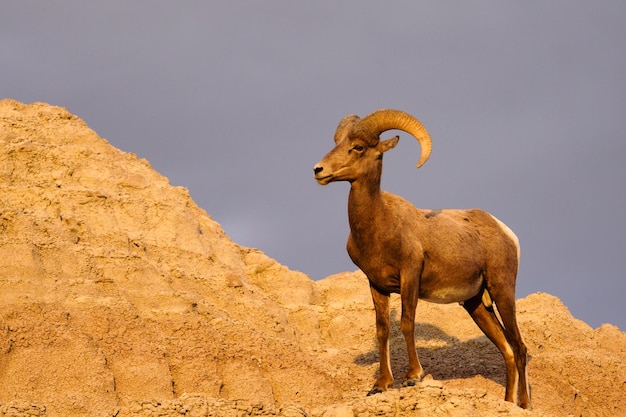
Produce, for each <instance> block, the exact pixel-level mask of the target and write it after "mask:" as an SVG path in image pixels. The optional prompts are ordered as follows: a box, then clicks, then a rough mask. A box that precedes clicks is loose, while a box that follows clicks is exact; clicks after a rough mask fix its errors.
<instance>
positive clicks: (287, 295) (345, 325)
mask: <svg viewBox="0 0 626 417" xmlns="http://www.w3.org/2000/svg"><path fill="white" fill-rule="evenodd" d="M0 193H1V194H0V416H2V415H3V413H4V415H48V416H82V415H117V416H130V415H165V416H168V415H171V416H175V415H176V416H180V415H190V416H204V415H276V414H281V415H290V416H295V415H306V414H308V415H327V416H332V415H342V416H347V415H363V416H365V415H390V416H391V415H394V416H395V415H403V414H405V415H415V410H418V411H423V412H424V413H427V412H428V413H432V412H436V413H439V415H454V416H465V415H467V416H473V415H493V414H495V413H497V414H498V415H508V416H516V415H520V416H522V415H523V416H535V415H536V416H542V415H554V416H562V415H570V414H571V415H576V416H579V415H583V416H593V415H597V416H615V415H620V414H622V415H626V405H625V402H624V401H623V398H624V396H625V395H626V366H625V365H624V363H626V335H625V334H624V333H623V332H620V331H619V329H617V328H616V327H614V326H611V325H604V326H602V327H600V328H599V329H595V330H594V329H591V328H590V327H589V326H587V325H586V324H585V323H583V322H581V321H579V320H576V319H575V318H573V317H572V316H571V315H570V314H569V312H568V310H567V308H566V307H565V306H563V305H562V303H561V302H560V301H559V300H558V299H556V298H555V297H552V296H550V295H546V294H534V295H531V296H529V297H526V298H525V299H522V300H519V321H520V326H521V328H522V333H523V335H524V337H525V340H526V343H527V344H528V347H529V350H530V354H531V356H532V358H531V361H530V367H529V376H530V379H531V383H532V388H533V391H532V393H533V403H534V411H532V412H529V411H522V410H520V409H518V408H517V407H515V406H512V405H511V404H508V403H505V402H504V401H502V398H503V396H504V388H503V382H504V365H503V362H502V359H501V357H500V355H499V353H498V351H497V350H496V348H495V347H493V346H492V345H491V343H490V342H489V341H488V340H487V339H486V338H485V337H484V336H482V334H481V333H480V331H479V330H478V329H477V328H476V327H475V325H474V324H473V322H472V321H471V319H469V317H467V316H466V313H465V312H464V310H463V309H462V308H460V307H459V306H456V305H449V306H441V305H434V304H429V303H420V305H419V307H418V319H417V320H418V323H417V337H418V341H419V343H418V353H419V354H420V358H421V360H422V363H423V364H424V367H425V368H426V370H427V372H429V373H430V376H429V377H427V378H426V380H425V381H424V382H422V383H421V384H420V385H418V386H416V387H412V388H400V387H399V386H397V387H396V388H395V389H394V390H391V391H389V392H388V393H385V394H382V395H378V396H373V397H367V398H366V397H365V396H364V394H365V393H366V392H367V390H368V389H369V387H370V386H371V384H372V382H373V378H374V376H375V373H376V369H377V353H376V347H375V342H374V337H373V335H374V327H373V323H374V320H373V310H372V307H371V300H370V296H369V291H368V288H367V282H366V279H365V278H364V277H363V276H362V275H361V274H360V273H342V274H338V275H335V276H332V277H329V278H326V279H324V280H322V281H318V282H313V281H311V280H310V279H309V278H308V277H307V276H306V275H304V274H302V273H299V272H296V271H290V270H289V269H287V268H286V267H284V266H282V265H280V264H278V263H277V262H276V261H274V260H273V259H270V258H268V257H267V256H265V255H264V254H263V253H262V252H260V251H258V250H256V249H249V248H243V247H240V246H238V245H237V244H235V243H234V242H232V241H231V240H230V239H229V238H228V236H226V235H225V233H224V232H223V230H222V229H221V227H220V225H219V224H217V223H216V222H215V221H213V220H212V219H211V218H210V216H209V215H207V213H205V212H204V211H203V210H202V209H200V208H199V207H198V206H197V205H196V204H195V203H194V202H193V201H192V200H191V198H190V197H189V194H188V193H187V191H186V190H185V189H184V188H181V187H172V186H170V185H169V183H168V180H167V179H166V178H165V177H163V176H161V175H160V174H158V173H157V172H155V171H154V170H153V169H152V168H151V167H150V165H149V163H148V162H147V161H145V160H141V159H139V158H137V157H136V156H135V155H132V154H128V153H125V152H122V151H120V150H118V149H115V148H114V147H112V146H111V145H109V144H108V143H107V142H106V140H104V139H101V138H99V137H98V135H97V134H96V133H95V132H93V131H92V130H91V129H89V127H88V126H87V125H86V124H85V123H84V122H83V121H82V120H80V119H79V118H77V117H76V116H74V115H72V114H70V113H69V112H67V111H66V110H65V109H62V108H59V107H53V106H49V105H47V104H43V103H35V104H31V105H24V104H21V103H18V102H15V101H12V100H3V101H0ZM222 198H223V197H222ZM394 303H395V304H394V317H395V322H397V314H398V311H399V304H398V300H397V298H394ZM392 336H393V337H392V341H391V345H392V353H393V367H394V372H395V374H396V375H398V377H400V376H401V375H402V373H403V369H404V368H405V367H406V354H405V352H404V349H405V348H404V342H403V341H402V337H401V335H400V333H399V329H397V326H395V327H394V333H393V335H392Z"/></svg>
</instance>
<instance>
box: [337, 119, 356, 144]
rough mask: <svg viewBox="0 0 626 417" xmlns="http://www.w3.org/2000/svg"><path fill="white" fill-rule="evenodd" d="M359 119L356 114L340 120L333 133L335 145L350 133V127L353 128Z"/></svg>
mask: <svg viewBox="0 0 626 417" xmlns="http://www.w3.org/2000/svg"><path fill="white" fill-rule="evenodd" d="M360 119H361V118H360V117H359V116H357V115H356V114H350V115H348V116H346V117H344V118H343V119H341V121H340V122H339V125H338V126H337V130H336V131H335V143H339V142H341V140H342V139H343V138H345V137H346V135H347V134H348V133H350V131H351V130H352V126H354V124H355V123H356V122H358V121H359V120H360Z"/></svg>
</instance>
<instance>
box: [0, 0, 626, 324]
mask: <svg viewBox="0 0 626 417" xmlns="http://www.w3.org/2000/svg"><path fill="white" fill-rule="evenodd" d="M625 21H626V3H625V2H622V1H608V0H607V1H596V2H590V1H573V0H558V1H556V0H553V1H549V2H544V1H524V2H499V1H473V2H440V1H438V2H425V1H415V0H410V1H388V2H379V1H371V0H363V1H343V2H341V1H317V2H294V1H274V0H270V1H267V0H266V1H235V0H224V1H210V2H201V1H195V2H167V1H135V2H126V1H107V2H82V1H55V2H44V1H20V2H9V1H6V2H3V5H2V13H1V14H0V57H1V62H2V64H1V65H0V97H10V98H14V99H17V100H20V101H23V102H27V103H30V102H33V101H44V102H48V103H50V104H54V105H59V106H63V107H66V108H67V109H68V110H70V111H71V112H72V113H74V114H76V115H78V116H79V117H81V118H82V119H84V120H85V121H86V122H87V123H88V124H89V126H90V127H91V128H93V129H94V130H95V131H96V132H98V134H100V136H102V137H104V138H106V139H107V140H109V142H110V143H111V144H113V145H114V146H116V147H118V148H120V149H122V150H124V151H128V152H134V153H136V154H137V155H139V156H140V157H143V158H146V159H148V160H149V161H150V162H151V164H152V165H153V167H154V168H155V169H156V170H158V171H159V172H161V173H162V174H163V175H165V176H167V177H168V178H169V179H170V182H171V183H172V184H173V185H182V186H185V187H187V188H189V190H190V192H191V195H192V197H193V198H194V199H195V201H196V202H197V203H198V204H199V205H200V206H202V207H203V208H204V209H206V211H207V212H208V213H209V214H210V215H211V216H212V217H213V218H214V219H215V220H217V221H218V222H219V223H221V225H222V226H223V227H224V229H225V230H226V232H227V233H228V234H229V235H230V236H231V237H232V238H233V240H234V241H235V242H237V243H239V244H241V245H245V246H251V247H258V248H260V249H261V250H263V251H264V252H266V253H267V254H268V255H269V256H271V257H273V258H275V259H277V260H278V261H280V262H281V263H283V264H285V265H287V266H288V267H290V268H291V269H297V270H300V271H303V272H304V273H306V274H308V275H310V276H311V278H313V279H320V278H323V277H326V276H328V275H331V274H334V273H337V272H340V271H346V270H354V269H355V268H356V267H355V266H354V265H353V264H352V263H351V262H350V259H349V258H348V255H347V253H346V251H345V242H346V238H347V234H348V224H347V193H348V189H349V185H348V184H347V183H336V184H330V185H328V186H326V187H322V186H319V185H318V184H317V183H316V182H315V181H314V180H313V171H312V168H313V165H314V164H315V163H316V162H317V161H318V160H319V159H321V158H322V156H323V155H324V154H325V153H326V152H327V151H329V150H330V149H331V147H332V146H333V141H332V136H333V133H334V130H335V127H336V125H337V123H338V122H339V120H340V119H341V118H342V117H343V116H345V115H347V114H351V113H357V114H359V115H361V116H364V115H366V114H368V113H370V112H371V111H373V110H375V109H377V108H383V107H391V108H398V109H402V110H404V111H407V112H409V113H412V114H413V115H415V116H416V117H418V118H419V119H420V120H421V121H422V122H423V123H424V125H425V126H426V127H427V128H428V129H429V131H430V133H431V136H432V140H433V153H432V155H431V159H430V160H429V161H428V162H427V163H426V164H425V165H424V167H423V168H421V169H420V170H416V169H415V163H416V162H417V159H418V158H419V152H420V148H419V146H418V144H417V142H416V141H415V140H414V139H413V138H411V137H410V136H408V135H406V134H401V139H400V144H399V145H398V147H396V149H395V150H394V151H392V152H389V153H387V154H386V155H385V168H384V173H383V188H385V189H387V190H388V191H391V192H394V193H397V194H400V195H402V196H403V197H405V198H406V199H408V200H410V201H411V202H413V203H414V204H416V205H417V206H419V207H423V208H441V207H454V208H469V207H480V208H484V209H486V210H488V211H490V212H491V213H493V214H494V215H496V216H497V217H499V218H500V219H501V220H503V221H504V222H505V223H507V224H508V225H509V226H510V227H511V228H512V229H513V230H514V231H515V232H516V233H517V235H518V236H519V238H520V241H521V244H522V263H521V269H520V273H519V275H518V284H517V291H518V296H519V297H523V296H526V295H527V294H529V293H533V292H536V291H543V292H548V293H551V294H554V295H556V296H558V297H560V298H561V300H563V302H564V303H565V304H566V305H567V306H568V307H569V308H570V310H571V311H572V312H573V314H574V315H575V316H576V317H578V318H580V319H582V320H584V321H586V322H588V323H589V324H591V325H592V326H594V327H596V326H598V325H600V324H601V323H604V322H609V323H613V324H616V325H618V326H619V327H620V328H621V329H622V330H624V329H626V311H625V310H626V307H625V305H626V304H625V302H624V298H625V296H626V276H625V272H624V271H625V270H626V192H625V190H624V188H625V187H624V183H625V180H626V164H625V163H624V159H625V157H626V137H625V136H626V135H625V133H624V132H626V126H625V120H626V48H625V45H626V25H625V24H624V22H625ZM389 136H391V134H389ZM418 317H419V308H418Z"/></svg>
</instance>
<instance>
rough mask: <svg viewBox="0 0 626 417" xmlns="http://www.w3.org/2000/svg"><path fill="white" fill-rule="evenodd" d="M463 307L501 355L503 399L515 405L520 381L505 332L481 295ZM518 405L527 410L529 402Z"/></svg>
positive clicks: (514, 357) (468, 301)
mask: <svg viewBox="0 0 626 417" xmlns="http://www.w3.org/2000/svg"><path fill="white" fill-rule="evenodd" d="M463 307H464V308H465V310H467V312H468V313H469V314H470V316H471V317H472V319H474V322H475V323H476V324H477V325H478V327H479V328H480V329H481V330H482V331H483V333H485V336H487V337H488V338H489V340H491V341H492V342H493V344H494V345H496V347H497V348H498V349H499V350H500V352H501V353H502V356H503V357H504V362H505V365H506V393H505V396H504V399H505V400H506V401H509V402H512V403H517V391H518V381H519V380H520V372H519V366H518V363H517V362H518V361H517V355H516V354H515V352H514V349H513V348H512V347H511V345H510V344H509V342H508V337H507V336H506V335H505V330H504V329H503V327H502V325H501V324H500V321H499V320H498V318H497V316H496V314H495V313H494V311H493V310H492V309H488V308H487V307H485V305H484V304H483V302H482V293H479V294H478V295H476V296H474V297H473V298H471V299H469V300H467V301H465V303H464V304H463ZM524 366H525V363H524ZM520 405H521V406H522V407H523V408H527V407H528V405H529V401H526V403H523V402H522V403H521V404H520ZM524 405H526V406H524Z"/></svg>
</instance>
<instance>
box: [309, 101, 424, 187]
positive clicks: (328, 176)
mask: <svg viewBox="0 0 626 417" xmlns="http://www.w3.org/2000/svg"><path fill="white" fill-rule="evenodd" d="M394 129H397V130H402V131H405V132H407V133H409V134H411V135H412V136H413V137H415V138H416V139H417V140H418V142H419V143H420V146H421V147H422V155H421V157H420V159H419V162H418V163H417V167H418V168H419V167H421V166H422V165H423V164H424V163H425V162H426V160H427V159H428V157H429V156H430V151H431V149H432V144H431V141H430V135H429V134H428V131H427V130H426V128H425V127H424V126H423V125H422V123H420V121H419V120H417V119H416V118H415V117H413V116H411V115H410V114H408V113H405V112H402V111H400V110H388V109H385V110H377V111H375V112H373V113H371V114H370V115H368V116H366V117H364V118H363V119H361V118H359V117H358V116H356V115H349V116H346V117H344V118H343V119H342V120H341V122H339V126H337V130H336V132H335V147H334V148H333V149H332V150H331V151H330V152H329V153H328V154H327V155H326V156H325V157H324V158H323V159H322V160H321V161H320V162H318V163H317V164H316V165H315V167H314V168H313V171H314V172H315V179H316V180H317V182H318V183H320V184H322V185H326V184H328V183H330V182H333V181H350V182H353V181H356V180H357V179H359V178H362V177H363V176H366V175H368V174H369V173H372V172H376V173H378V174H379V173H380V170H381V169H382V156H383V153H385V152H387V151H388V150H390V149H393V148H394V147H395V146H396V145H397V144H398V140H399V137H398V136H395V137H393V138H391V139H387V140H383V141H381V140H380V138H379V136H380V134H381V133H383V132H385V131H387V130H394Z"/></svg>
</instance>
